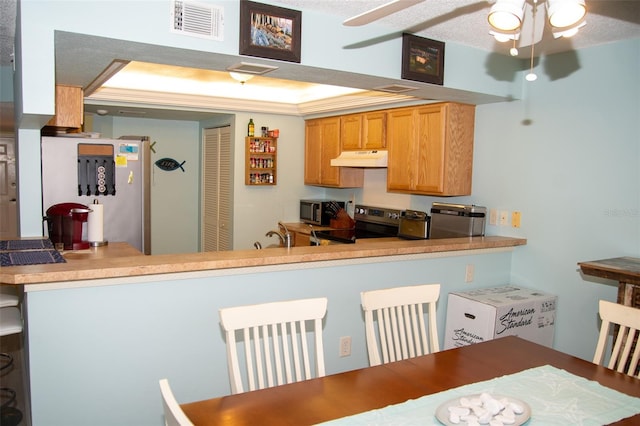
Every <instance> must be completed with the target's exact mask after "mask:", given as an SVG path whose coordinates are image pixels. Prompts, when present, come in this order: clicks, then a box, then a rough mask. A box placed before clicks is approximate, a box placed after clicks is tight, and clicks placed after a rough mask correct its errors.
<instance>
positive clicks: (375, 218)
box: [312, 204, 402, 245]
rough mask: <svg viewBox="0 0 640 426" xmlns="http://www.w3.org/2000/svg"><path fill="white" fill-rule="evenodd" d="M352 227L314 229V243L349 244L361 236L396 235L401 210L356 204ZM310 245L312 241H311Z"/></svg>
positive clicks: (361, 237)
mask: <svg viewBox="0 0 640 426" xmlns="http://www.w3.org/2000/svg"><path fill="white" fill-rule="evenodd" d="M354 212H355V214H354V219H355V227H354V228H353V229H332V230H329V231H316V232H315V236H316V238H317V240H318V241H317V244H316V245H324V244H327V243H328V244H331V243H338V244H351V243H355V242H356V240H358V239H363V238H388V237H397V236H398V226H399V223H400V215H401V213H402V212H401V211H400V210H396V209H390V208H386V207H371V206H364V205H358V204H356V206H355V209H354ZM312 245H314V242H313V241H312Z"/></svg>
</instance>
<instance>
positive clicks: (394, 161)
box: [386, 102, 475, 196]
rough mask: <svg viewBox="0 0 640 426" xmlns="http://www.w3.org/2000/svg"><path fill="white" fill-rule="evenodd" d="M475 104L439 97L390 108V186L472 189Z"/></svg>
mask: <svg viewBox="0 0 640 426" xmlns="http://www.w3.org/2000/svg"><path fill="white" fill-rule="evenodd" d="M474 124H475V106H473V105H465V104H458V103H452V102H447V103H437V104H430V105H424V106H419V107H409V108H398V109H394V110H388V111H387V132H386V135H387V148H388V150H389V160H388V167H387V190H388V191H392V192H406V193H411V194H421V195H438V196H460V195H471V178H472V167H473V135H474Z"/></svg>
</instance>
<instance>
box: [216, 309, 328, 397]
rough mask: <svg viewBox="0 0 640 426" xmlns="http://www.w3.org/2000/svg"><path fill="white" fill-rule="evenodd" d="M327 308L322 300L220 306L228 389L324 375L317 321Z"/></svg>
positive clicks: (248, 387) (259, 386) (249, 387)
mask: <svg viewBox="0 0 640 426" xmlns="http://www.w3.org/2000/svg"><path fill="white" fill-rule="evenodd" d="M326 311H327V299H326V298H316V299H302V300H292V301H286V302H274V303H264V304H260V305H250V306H238V307H232V308H224V309H221V310H220V323H221V325H222V327H223V329H224V331H225V335H226V338H227V362H228V366H229V381H230V383H231V392H232V393H234V394H235V393H241V392H245V391H247V390H256V389H264V388H266V387H272V386H277V385H283V384H286V383H293V382H297V381H301V380H306V379H310V378H313V377H322V376H324V375H325V370H324V354H323V350H324V348H323V344H322V319H323V318H324V316H325V313H326ZM307 322H309V323H310V324H313V327H312V329H309V330H308V329H307ZM238 330H242V331H243V333H242V334H241V335H242V339H243V340H244V354H241V353H238V350H237V349H235V347H236V346H237V339H236V331H238ZM310 334H313V335H314V340H313V348H311V347H310V341H309V339H308V335H310ZM230 346H233V347H234V348H230ZM313 361H315V363H314V362H313ZM241 365H242V366H243V367H242V368H244V370H242V369H241ZM243 376H245V377H246V385H245V383H243V379H244V378H243Z"/></svg>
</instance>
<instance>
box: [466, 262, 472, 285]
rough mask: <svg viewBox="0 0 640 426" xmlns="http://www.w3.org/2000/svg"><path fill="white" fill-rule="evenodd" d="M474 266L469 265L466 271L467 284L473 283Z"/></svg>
mask: <svg viewBox="0 0 640 426" xmlns="http://www.w3.org/2000/svg"><path fill="white" fill-rule="evenodd" d="M473 270H474V267H473V264H472V263H470V264H468V265H467V267H466V269H465V270H464V282H465V283H470V282H471V281H473Z"/></svg>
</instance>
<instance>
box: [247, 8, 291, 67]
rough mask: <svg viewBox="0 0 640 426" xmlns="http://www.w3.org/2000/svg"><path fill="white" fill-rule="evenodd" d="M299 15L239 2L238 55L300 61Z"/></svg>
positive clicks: (289, 10)
mask: <svg viewBox="0 0 640 426" xmlns="http://www.w3.org/2000/svg"><path fill="white" fill-rule="evenodd" d="M301 21H302V12H300V11H299V10H292V9H285V8H283V7H278V6H271V5H267V4H262V3H256V2H252V1H248V0H241V1H240V54H241V55H249V56H258V57H260V58H269V59H280V60H282V61H289V62H300V36H301V27H302V22H301Z"/></svg>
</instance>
